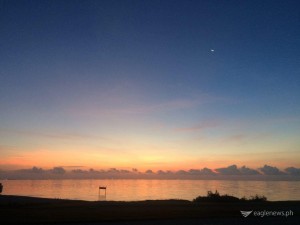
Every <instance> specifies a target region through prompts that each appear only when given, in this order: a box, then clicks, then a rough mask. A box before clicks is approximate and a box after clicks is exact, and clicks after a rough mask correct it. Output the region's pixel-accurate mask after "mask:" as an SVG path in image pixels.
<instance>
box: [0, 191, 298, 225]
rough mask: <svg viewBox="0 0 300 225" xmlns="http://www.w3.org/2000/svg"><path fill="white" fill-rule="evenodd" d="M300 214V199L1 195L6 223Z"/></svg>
mask: <svg viewBox="0 0 300 225" xmlns="http://www.w3.org/2000/svg"><path fill="white" fill-rule="evenodd" d="M240 210H244V211H250V210H253V211H263V210H267V211H289V210H292V211H293V215H292V216H289V217H285V216H284V217H283V216H265V217H259V216H253V215H250V216H249V217H247V218H244V217H243V216H242V215H241V213H240ZM299 215H300V201H277V202H260V203H259V202H237V203H212V202H211V203H197V204H196V203H193V202H190V201H187V200H154V201H153V200H151V201H137V202H116V201H100V202H90V201H79V200H63V199H46V198H34V197H25V196H11V195H10V196H8V195H7V196H5V195H1V196H0V217H1V222H4V224H69V225H70V224H77V225H78V224H79V225H80V224H89V225H94V224H111V225H118V224H124V225H127V224H128V225H129V224H133V225H135V224H142V225H144V224H145V225H148V224H166V225H168V224H175V225H177V224H178V225H179V224H191V225H193V224H200V225H201V224H211V225H213V224H271V223H272V224H298V223H299V221H300V216H299Z"/></svg>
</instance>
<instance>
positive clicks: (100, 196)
mask: <svg viewBox="0 0 300 225" xmlns="http://www.w3.org/2000/svg"><path fill="white" fill-rule="evenodd" d="M101 190H104V195H101ZM98 198H99V200H106V187H103V186H100V187H99V196H98Z"/></svg>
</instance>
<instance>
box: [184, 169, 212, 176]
mask: <svg viewBox="0 0 300 225" xmlns="http://www.w3.org/2000/svg"><path fill="white" fill-rule="evenodd" d="M187 174H190V175H215V174H216V173H214V172H213V171H212V170H211V169H208V168H206V167H205V168H203V169H190V170H189V171H188V172H187Z"/></svg>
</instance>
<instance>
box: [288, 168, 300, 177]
mask: <svg viewBox="0 0 300 225" xmlns="http://www.w3.org/2000/svg"><path fill="white" fill-rule="evenodd" d="M285 171H286V172H287V173H288V174H289V175H293V176H300V168H295V167H288V168H286V169H285Z"/></svg>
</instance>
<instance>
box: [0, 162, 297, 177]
mask: <svg viewBox="0 0 300 225" xmlns="http://www.w3.org/2000/svg"><path fill="white" fill-rule="evenodd" d="M0 179H2V180H3V179H195V180H196V179H199V180H200V179H220V180H226V179H236V180H300V168H295V167H288V168H286V169H284V170H283V171H281V170H279V169H278V168H277V167H273V166H269V165H264V166H263V167H261V168H258V169H251V168H248V167H246V166H242V167H240V168H238V167H237V166H236V165H231V166H228V167H224V168H218V169H215V170H212V169H209V168H203V169H190V170H178V171H169V170H158V171H156V172H154V171H152V170H146V171H144V172H140V171H139V170H138V169H136V168H133V169H131V170H119V169H117V168H111V169H108V170H94V169H88V170H84V169H70V167H54V168H53V169H49V170H45V169H42V168H38V167H35V166H34V167H33V168H31V169H22V170H13V171H4V170H0Z"/></svg>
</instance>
